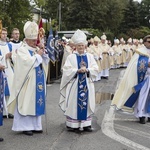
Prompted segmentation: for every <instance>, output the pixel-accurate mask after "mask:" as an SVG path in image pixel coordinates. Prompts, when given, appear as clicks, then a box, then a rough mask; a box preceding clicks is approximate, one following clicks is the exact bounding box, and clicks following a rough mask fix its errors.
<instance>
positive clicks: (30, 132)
mask: <svg viewBox="0 0 150 150" xmlns="http://www.w3.org/2000/svg"><path fill="white" fill-rule="evenodd" d="M23 134H25V135H29V136H32V135H33V132H32V131H23Z"/></svg>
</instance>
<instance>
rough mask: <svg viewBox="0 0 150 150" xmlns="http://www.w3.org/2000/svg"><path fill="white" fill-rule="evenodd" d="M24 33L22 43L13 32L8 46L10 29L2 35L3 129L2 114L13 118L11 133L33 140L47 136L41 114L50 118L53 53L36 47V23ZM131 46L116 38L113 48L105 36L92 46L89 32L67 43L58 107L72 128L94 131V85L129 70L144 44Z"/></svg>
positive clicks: (0, 106)
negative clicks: (49, 77) (118, 70)
mask: <svg viewBox="0 0 150 150" xmlns="http://www.w3.org/2000/svg"><path fill="white" fill-rule="evenodd" d="M23 32H24V35H25V39H24V40H23V41H22V42H21V41H20V40H19V35H20V33H19V30H18V29H17V28H14V29H13V31H12V37H13V40H12V41H11V42H7V29H5V28H2V31H1V40H0V91H1V93H0V120H1V122H0V125H2V118H3V115H6V116H8V117H9V116H10V117H12V114H14V119H13V126H12V130H13V131H21V132H23V134H25V135H29V136H32V135H33V134H34V133H42V132H43V130H42V121H41V116H42V115H44V114H45V105H46V102H45V97H46V79H47V72H48V65H49V57H48V51H49V49H46V48H44V44H43V43H40V42H39V43H38V45H37V37H38V34H39V27H38V25H37V23H35V22H31V21H27V22H26V23H25V25H24V28H23ZM41 41H43V39H41ZM127 42H128V43H127V44H126V43H125V41H124V39H123V38H121V39H120V41H119V40H118V39H115V40H114V45H113V46H111V45H109V42H108V41H107V37H106V35H105V34H104V35H102V36H101V40H100V39H99V38H98V37H97V36H96V37H94V38H93V39H91V40H90V41H89V42H87V37H86V35H85V33H84V32H83V31H81V30H77V31H76V32H75V33H74V35H73V36H72V38H71V40H70V41H68V44H65V45H64V56H63V60H62V80H61V85H60V94H61V96H60V102H59V105H60V107H61V109H62V110H63V112H64V115H65V116H66V127H67V128H68V129H71V130H74V131H87V132H91V131H92V127H91V124H92V114H93V113H94V109H95V90H94V83H93V81H98V80H101V77H104V78H108V77H109V70H110V69H111V68H119V67H127V65H128V63H129V61H130V59H131V58H132V56H133V54H134V51H135V49H137V48H141V47H143V43H142V41H141V40H140V41H138V40H133V42H134V43H133V42H132V39H131V38H130V39H128V41H127ZM49 44H50V43H49ZM69 45H70V46H69ZM3 81H4V82H3ZM3 108H4V112H3V111H2V110H3ZM8 112H9V113H10V114H8ZM0 141H3V139H2V138H0Z"/></svg>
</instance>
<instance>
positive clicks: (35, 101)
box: [8, 21, 49, 135]
mask: <svg viewBox="0 0 150 150" xmlns="http://www.w3.org/2000/svg"><path fill="white" fill-rule="evenodd" d="M24 34H25V40H24V42H23V44H22V46H21V47H20V48H19V49H18V51H17V55H16V60H15V66H14V80H13V89H12V95H11V97H10V100H9V103H8V111H9V112H11V113H14V120H13V126H12V130H13V131H23V133H24V134H26V135H33V133H34V132H37V133H42V122H41V116H42V115H44V114H45V95H46V76H47V75H46V72H47V71H46V70H45V69H46V68H47V66H48V62H49V58H48V56H47V54H46V53H45V51H44V49H39V48H37V47H36V44H37V36H38V25H37V24H36V23H35V22H30V21H28V22H26V23H25V25H24Z"/></svg>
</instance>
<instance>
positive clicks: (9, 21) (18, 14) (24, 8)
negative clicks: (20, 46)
mask: <svg viewBox="0 0 150 150" xmlns="http://www.w3.org/2000/svg"><path fill="white" fill-rule="evenodd" d="M0 3H1V5H0V11H1V13H0V20H2V24H3V27H6V28H7V30H8V33H9V35H10V34H11V30H12V29H13V28H19V29H20V32H21V33H22V31H23V25H24V23H25V22H26V21H27V20H31V18H32V15H31V10H32V9H31V8H32V7H31V6H30V3H29V1H28V0H23V1H21V0H3V1H1V2H0ZM21 37H23V34H21Z"/></svg>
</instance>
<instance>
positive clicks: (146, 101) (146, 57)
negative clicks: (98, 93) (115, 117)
mask: <svg viewBox="0 0 150 150" xmlns="http://www.w3.org/2000/svg"><path fill="white" fill-rule="evenodd" d="M143 43H144V46H143V47H141V48H139V49H137V50H135V54H134V55H133V57H132V59H131V60H130V63H129V65H128V67H127V69H126V71H125V74H124V76H123V78H122V80H121V82H120V85H119V87H118V89H117V91H116V93H115V95H114V98H113V100H112V104H111V105H113V106H115V108H116V109H117V110H122V111H125V112H131V113H134V115H135V117H137V118H139V122H140V123H141V124H145V123H146V122H147V121H148V122H150V35H147V36H145V37H144V38H143Z"/></svg>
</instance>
